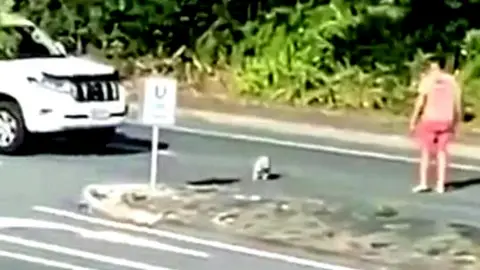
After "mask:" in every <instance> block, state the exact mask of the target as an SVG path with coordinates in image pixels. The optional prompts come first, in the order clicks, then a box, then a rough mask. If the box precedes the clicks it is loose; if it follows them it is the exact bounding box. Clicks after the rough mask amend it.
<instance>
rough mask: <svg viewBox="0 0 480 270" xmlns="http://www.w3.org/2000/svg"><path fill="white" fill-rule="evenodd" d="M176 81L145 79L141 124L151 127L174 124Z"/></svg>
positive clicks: (157, 78) (164, 78) (169, 79)
mask: <svg viewBox="0 0 480 270" xmlns="http://www.w3.org/2000/svg"><path fill="white" fill-rule="evenodd" d="M176 107H177V80H175V79H171V78H166V77H153V78H147V79H145V89H144V96H143V110H142V115H141V122H142V123H143V124H146V125H152V126H170V125H174V124H175V111H176Z"/></svg>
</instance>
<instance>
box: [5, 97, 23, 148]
mask: <svg viewBox="0 0 480 270" xmlns="http://www.w3.org/2000/svg"><path fill="white" fill-rule="evenodd" d="M27 134H28V132H27V130H26V128H25V122H24V121H23V116H22V112H21V109H20V107H19V106H18V105H17V104H16V103H15V102H11V101H1V102H0V153H1V154H6V155H13V154H18V153H20V152H21V150H23V149H24V146H25V141H26V137H27Z"/></svg>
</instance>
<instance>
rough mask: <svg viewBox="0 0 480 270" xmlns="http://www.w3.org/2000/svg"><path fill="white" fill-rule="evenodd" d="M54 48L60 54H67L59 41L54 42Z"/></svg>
mask: <svg viewBox="0 0 480 270" xmlns="http://www.w3.org/2000/svg"><path fill="white" fill-rule="evenodd" d="M55 47H56V48H57V49H58V50H59V51H60V52H61V53H62V54H65V55H66V54H67V50H66V49H65V46H63V44H62V43H61V42H59V41H57V42H55Z"/></svg>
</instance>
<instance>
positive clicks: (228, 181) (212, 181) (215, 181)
mask: <svg viewBox="0 0 480 270" xmlns="http://www.w3.org/2000/svg"><path fill="white" fill-rule="evenodd" d="M238 182H240V179H239V178H216V177H212V178H207V179H201V180H192V181H187V185H190V186H209V185H219V186H222V185H232V184H235V183H238Z"/></svg>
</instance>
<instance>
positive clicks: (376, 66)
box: [0, 0, 480, 113]
mask: <svg viewBox="0 0 480 270" xmlns="http://www.w3.org/2000/svg"><path fill="white" fill-rule="evenodd" d="M7 8H11V9H12V10H13V11H18V12H21V13H23V14H25V15H26V16H28V18H29V19H31V20H33V21H35V22H36V23H38V24H39V25H40V26H41V27H43V28H45V29H47V30H48V31H49V32H50V33H51V34H52V35H53V36H54V37H56V38H57V39H59V40H61V41H62V42H64V43H65V44H67V45H68V46H69V48H70V49H72V50H74V49H75V48H78V47H79V45H82V46H84V45H85V44H91V45H93V46H94V47H96V48H98V49H99V51H100V52H101V53H102V54H103V55H104V56H106V57H107V58H109V59H111V60H112V61H114V62H115V63H117V64H118V65H119V66H120V67H121V69H122V70H123V72H125V73H127V74H132V73H137V74H138V73H145V72H160V73H167V72H173V73H175V75H176V76H178V77H179V78H181V79H182V80H184V81H187V82H189V83H192V84H195V83H199V82H201V81H202V80H205V78H215V79H216V80H219V81H220V82H222V84H223V85H224V86H226V89H228V90H230V91H233V92H234V93H236V94H239V95H244V96H248V97H252V98H257V99H260V100H263V101H266V102H282V103H289V104H293V105H298V106H307V105H311V106H324V107H328V108H355V109H360V108H361V109H365V108H367V109H375V110H383V111H388V112H394V113H401V112H404V111H405V108H407V107H408V106H409V105H410V104H411V100H412V96H413V93H414V92H413V88H412V84H413V83H414V82H415V79H416V78H417V77H418V73H419V70H418V69H419V66H420V64H421V63H422V61H423V60H425V59H426V58H429V57H431V56H432V55H437V56H450V57H448V59H449V60H450V62H449V63H450V68H453V67H454V66H455V67H457V66H458V67H460V69H461V70H462V72H461V73H460V80H461V81H462V83H463V84H464V89H465V101H466V103H467V105H468V106H469V108H470V109H471V110H475V111H477V106H478V110H480V106H479V102H478V101H479V100H480V91H479V90H478V89H477V86H479V87H480V79H479V78H480V77H479V75H480V58H479V57H477V54H478V53H479V52H480V17H479V16H478V14H476V13H477V10H480V1H473V0H471V1H463V0H445V1H443V0H430V1H425V0H423V1H420V0H416V1H413V0H343V1H341V0H331V1H327V0H310V1H301V0H299V1H292V0H256V1H253V0H242V1H233V0H176V1H174V0H68V1H67V0H63V1H62V0H17V1H13V0H0V9H1V10H7ZM0 38H1V37H0Z"/></svg>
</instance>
